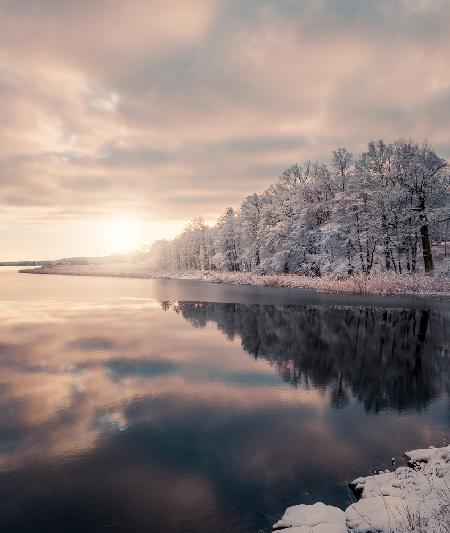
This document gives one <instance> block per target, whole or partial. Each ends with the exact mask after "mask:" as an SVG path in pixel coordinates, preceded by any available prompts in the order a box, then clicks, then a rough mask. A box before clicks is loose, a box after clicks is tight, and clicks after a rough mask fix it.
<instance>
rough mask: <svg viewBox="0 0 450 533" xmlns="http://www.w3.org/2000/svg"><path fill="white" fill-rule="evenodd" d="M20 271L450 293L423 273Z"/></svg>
mask: <svg viewBox="0 0 450 533" xmlns="http://www.w3.org/2000/svg"><path fill="white" fill-rule="evenodd" d="M20 272H27V273H32V274H59V275H67V276H111V277H124V278H147V279H158V278H162V279H191V280H204V281H209V282H211V283H231V284H234V285H256V286H266V287H290V288H301V289H311V290H315V291H318V292H325V293H326V292H328V293H345V294H372V295H386V296H387V295H423V296H450V277H448V276H429V275H424V274H412V275H396V274H372V275H370V276H366V275H355V276H352V277H350V278H345V279H336V278H332V277H321V278H314V277H309V276H300V275H296V274H276V275H269V274H266V275H263V274H255V273H252V272H218V271H201V270H191V271H170V272H165V271H163V272H158V271H155V270H152V268H151V267H150V266H149V264H148V263H147V262H145V261H142V262H136V263H110V264H98V265H57V266H52V267H41V268H36V269H24V270H21V271H20Z"/></svg>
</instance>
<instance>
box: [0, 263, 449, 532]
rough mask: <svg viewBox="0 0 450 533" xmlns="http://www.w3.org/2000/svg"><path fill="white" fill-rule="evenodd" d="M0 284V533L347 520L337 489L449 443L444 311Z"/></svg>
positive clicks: (268, 293)
mask: <svg viewBox="0 0 450 533" xmlns="http://www.w3.org/2000/svg"><path fill="white" fill-rule="evenodd" d="M0 284H1V288H2V291H1V294H0V369H1V371H0V518H1V524H2V527H1V529H2V530H3V529H4V530H5V531H8V532H9V531H14V532H16V531H18V532H19V533H22V532H24V533H25V532H27V533H34V532H46V533H47V532H49V533H53V532H58V533H59V532H60V531H67V532H69V533H72V532H80V531H83V532H88V533H91V532H95V533H96V532H100V531H120V532H136V533H141V532H144V531H145V532H148V531H151V532H153V531H164V532H168V533H175V532H177V533H179V532H182V533H190V532H196V533H206V532H208V533H210V532H211V531H215V532H219V533H231V532H233V533H257V532H259V531H260V530H262V531H267V532H269V531H270V530H271V524H272V523H273V522H275V521H276V520H277V519H278V518H279V517H280V515H281V514H282V513H283V511H284V509H285V508H286V507H287V506H289V505H293V504H297V503H313V502H315V501H317V500H322V501H325V502H326V503H329V504H332V505H338V506H340V507H345V506H346V505H347V504H348V500H349V498H350V497H351V496H350V494H349V492H348V491H347V488H346V483H347V482H348V481H351V480H352V479H353V478H355V477H357V476H359V475H365V474H368V473H370V472H371V471H372V470H373V469H380V468H386V467H389V466H390V462H391V458H392V457H397V459H398V460H400V457H401V455H402V453H403V452H404V451H405V450H408V449H412V448H418V447H426V446H429V445H431V444H434V445H440V444H442V442H443V439H444V437H446V436H447V438H448V435H449V432H450V431H449V430H450V416H449V415H450V408H449V406H450V404H449V391H450V353H449V346H450V343H449V334H448V331H449V325H450V322H449V318H450V312H449V311H448V309H440V308H430V307H428V308H427V307H423V308H422V307H409V308H407V307H406V306H404V307H399V308H395V306H390V307H388V308H386V307H382V306H367V305H362V304H361V305H353V306H350V305H343V304H342V305H336V304H334V305H321V304H319V303H318V302H317V301H315V300H314V302H315V303H314V304H313V305H298V300H296V299H297V298H301V299H300V301H302V302H303V303H304V302H305V300H303V299H302V298H303V297H304V295H303V291H301V290H296V289H278V288H277V289H271V288H267V287H248V286H234V285H226V286H225V285H214V284H208V283H206V282H191V281H186V280H180V281H174V280H140V279H118V278H87V277H67V276H64V277H63V276H42V277H40V276H39V277H38V276H23V275H19V274H16V273H11V274H5V273H2V274H0ZM298 292H301V293H302V294H301V295H299V294H298ZM189 295H194V298H191V299H189V298H188V296H189ZM314 296H316V295H315V294H314ZM339 296H341V295H339ZM238 297H239V298H242V299H243V300H245V301H244V302H240V303H239V302H233V300H235V299H236V298H238ZM270 298H280V300H276V299H275V300H272V301H271V300H270ZM283 298H286V299H287V301H283V300H282V299H283ZM290 298H293V299H294V302H297V303H292V301H290V300H289V299H290ZM220 299H222V300H223V301H212V300H220ZM208 300H209V301H208ZM431 300H433V301H435V299H430V301H431ZM230 301H232V303H230Z"/></svg>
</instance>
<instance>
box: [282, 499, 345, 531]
mask: <svg viewBox="0 0 450 533" xmlns="http://www.w3.org/2000/svg"><path fill="white" fill-rule="evenodd" d="M273 527H274V529H278V530H280V529H281V531H286V528H289V529H288V533H346V532H347V529H346V527H345V513H344V511H342V509H338V508H337V507H332V506H331V505H325V504H324V503H322V502H318V503H315V504H314V505H295V506H294V507H288V508H287V509H286V511H285V513H284V515H283V517H282V518H281V520H279V521H278V522H277V523H276V524H274V526H273Z"/></svg>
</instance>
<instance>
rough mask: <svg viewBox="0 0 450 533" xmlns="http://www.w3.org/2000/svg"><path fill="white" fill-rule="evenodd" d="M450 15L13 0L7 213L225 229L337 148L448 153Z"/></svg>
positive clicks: (426, 10)
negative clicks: (391, 146)
mask: <svg viewBox="0 0 450 533" xmlns="http://www.w3.org/2000/svg"><path fill="white" fill-rule="evenodd" d="M449 23H450V5H449V4H448V2H446V1H445V0H428V1H427V0H408V1H406V0H404V1H394V0H381V1H375V0H368V1H366V2H361V1H357V0H343V1H341V2H334V1H331V0H310V1H293V0H286V1H284V2H275V1H273V0H272V1H271V0H263V1H255V0H249V1H248V2H240V1H236V0H233V1H224V0H214V1H211V0H194V1H193V2H189V3H186V2H184V1H183V0H175V1H174V2H170V3H167V2H163V1H162V0H153V1H152V2H144V1H138V2H134V3H133V5H132V6H129V5H125V4H124V3H123V2H120V1H119V0H102V1H100V2H96V3H95V4H92V2H87V1H81V2H80V1H76V2H75V0H69V1H68V2H58V1H56V0H32V1H27V2H25V1H24V0H14V1H12V0H3V2H1V4H0V50H1V52H0V97H1V99H2V108H1V111H0V114H1V126H0V204H1V205H3V206H4V207H7V208H8V211H7V212H8V216H9V217H11V216H12V217H15V218H16V220H17V222H20V221H21V220H23V218H22V210H21V209H20V208H22V207H26V208H27V209H28V210H29V211H30V210H39V213H40V215H39V216H41V218H42V220H43V221H46V222H48V223H49V224H51V223H52V221H53V216H54V213H58V212H61V211H64V212H65V213H67V216H68V217H69V218H70V217H73V218H83V217H86V216H90V217H96V216H97V217H101V216H104V215H105V213H110V214H114V212H117V211H121V212H130V213H134V214H136V216H139V217H144V218H149V219H153V220H156V219H158V220H163V221H164V220H167V221H168V220H175V219H178V220H180V219H183V220H187V219H189V218H191V217H193V216H196V215H199V214H200V215H203V216H205V217H206V218H207V219H210V220H212V219H214V217H216V216H217V215H218V214H219V213H220V212H221V211H222V210H223V209H224V208H225V207H226V206H227V205H237V204H238V203H239V201H240V199H241V198H243V197H244V196H245V195H246V194H248V193H251V192H253V191H258V190H262V189H263V188H264V187H265V186H267V185H268V184H269V183H270V182H271V181H273V180H274V179H275V178H276V177H277V175H278V174H279V173H280V172H281V171H282V170H283V168H284V167H286V166H288V165H290V164H292V163H294V162H296V161H299V160H300V161H301V160H304V159H314V158H327V157H328V156H329V154H330V152H331V150H332V149H334V148H336V147H337V146H342V145H345V146H347V147H348V148H349V149H350V150H352V151H354V152H357V151H358V150H360V149H362V148H363V147H364V144H365V143H366V142H367V141H368V140H370V139H372V138H378V137H384V138H386V139H388V140H390V139H394V138H396V137H414V138H416V139H417V140H419V141H420V140H423V139H425V138H427V139H428V140H429V141H430V142H431V143H432V144H434V145H436V147H437V148H439V149H441V150H442V155H443V156H444V157H449V156H450V152H449V148H448V141H447V139H448V136H449V126H448V124H449V122H448V116H449V113H450V97H449V95H450V73H449V70H448V56H449V53H450V37H449V35H448V26H449ZM15 207H17V209H16V210H14V208H15ZM36 212H37V211H36ZM87 213H89V215H87Z"/></svg>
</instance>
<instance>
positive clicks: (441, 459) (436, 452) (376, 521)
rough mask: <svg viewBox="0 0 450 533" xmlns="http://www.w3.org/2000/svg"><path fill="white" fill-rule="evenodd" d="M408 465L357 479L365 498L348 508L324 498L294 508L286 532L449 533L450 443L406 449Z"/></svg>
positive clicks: (283, 525)
mask: <svg viewBox="0 0 450 533" xmlns="http://www.w3.org/2000/svg"><path fill="white" fill-rule="evenodd" d="M405 459H406V462H407V464H408V466H401V467H399V468H397V469H396V470H394V471H389V470H386V471H384V472H379V473H378V474H375V475H372V476H367V477H360V478H358V479H355V481H353V483H351V487H352V489H353V490H354V491H355V492H356V494H358V497H359V500H358V501H357V502H356V503H353V504H351V505H350V506H349V507H347V509H346V510H345V512H344V511H342V510H341V509H338V508H337V507H332V506H330V505H325V504H323V503H321V502H319V503H315V504H314V505H296V506H294V507H289V508H288V509H287V510H286V512H285V513H284V515H283V517H282V518H281V519H280V520H279V521H278V522H277V523H276V524H274V526H273V527H274V530H280V531H282V532H286V533H409V532H411V533H412V532H415V533H449V532H450V446H444V447H442V448H427V449H423V450H413V451H411V452H407V453H405Z"/></svg>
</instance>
